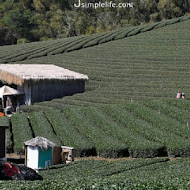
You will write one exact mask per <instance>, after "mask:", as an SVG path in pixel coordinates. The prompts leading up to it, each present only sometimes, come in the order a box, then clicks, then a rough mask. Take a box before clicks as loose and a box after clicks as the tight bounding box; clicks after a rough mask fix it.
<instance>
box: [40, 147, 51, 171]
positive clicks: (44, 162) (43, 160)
mask: <svg viewBox="0 0 190 190" xmlns="http://www.w3.org/2000/svg"><path fill="white" fill-rule="evenodd" d="M51 165H52V148H49V149H47V150H42V149H40V150H39V168H46V167H49V166H51Z"/></svg>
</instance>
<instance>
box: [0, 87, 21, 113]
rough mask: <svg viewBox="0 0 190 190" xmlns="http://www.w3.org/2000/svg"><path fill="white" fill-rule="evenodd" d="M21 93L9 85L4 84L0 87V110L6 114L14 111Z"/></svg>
mask: <svg viewBox="0 0 190 190" xmlns="http://www.w3.org/2000/svg"><path fill="white" fill-rule="evenodd" d="M22 96H23V93H22V92H20V91H18V90H15V89H13V88H11V87H9V86H6V85H4V86H3V87H1V88H0V111H1V113H3V112H4V113H5V115H7V113H8V112H12V111H16V108H17V107H19V102H20V99H22Z"/></svg>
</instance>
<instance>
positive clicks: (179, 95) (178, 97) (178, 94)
mask: <svg viewBox="0 0 190 190" xmlns="http://www.w3.org/2000/svg"><path fill="white" fill-rule="evenodd" d="M181 97H182V94H181V92H180V91H178V93H177V96H176V98H177V99H180V98H181Z"/></svg>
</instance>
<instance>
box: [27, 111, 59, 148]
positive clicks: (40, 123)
mask: <svg viewBox="0 0 190 190" xmlns="http://www.w3.org/2000/svg"><path fill="white" fill-rule="evenodd" d="M28 116H29V120H30V123H31V126H32V130H33V131H34V135H35V137H36V136H42V135H43V137H45V138H47V139H49V140H50V141H52V142H54V143H55V144H57V145H61V142H60V140H59V139H58V138H57V135H56V134H55V132H54V129H53V128H52V126H51V124H50V123H49V122H48V120H47V118H46V116H45V114H44V113H43V112H31V113H29V114H28Z"/></svg>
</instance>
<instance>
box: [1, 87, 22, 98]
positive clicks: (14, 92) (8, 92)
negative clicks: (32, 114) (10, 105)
mask: <svg viewBox="0 0 190 190" xmlns="http://www.w3.org/2000/svg"><path fill="white" fill-rule="evenodd" d="M20 94H23V92H21V91H18V90H15V89H14V88H11V87H9V86H6V85H4V86H2V87H1V88H0V98H3V96H9V95H20Z"/></svg>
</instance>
